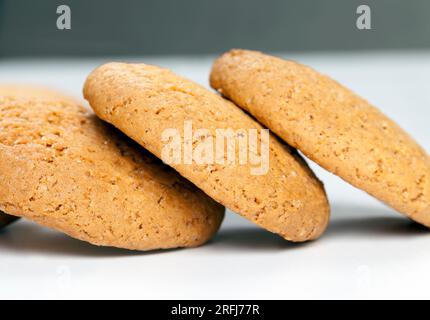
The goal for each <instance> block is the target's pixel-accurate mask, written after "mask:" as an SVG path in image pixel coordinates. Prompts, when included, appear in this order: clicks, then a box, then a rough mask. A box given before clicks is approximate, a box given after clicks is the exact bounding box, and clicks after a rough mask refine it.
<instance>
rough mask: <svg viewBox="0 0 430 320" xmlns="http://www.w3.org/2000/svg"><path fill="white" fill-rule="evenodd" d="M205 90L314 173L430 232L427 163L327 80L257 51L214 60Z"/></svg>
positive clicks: (395, 129) (401, 135)
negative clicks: (336, 179) (325, 173)
mask: <svg viewBox="0 0 430 320" xmlns="http://www.w3.org/2000/svg"><path fill="white" fill-rule="evenodd" d="M210 83H211V86H212V87H213V88H215V89H216V90H218V91H219V92H220V93H222V94H223V95H224V96H225V97H227V98H229V99H231V100H232V101H234V102H235V103H236V104H237V105H238V106H240V107H242V108H243V109H244V110H246V111H247V112H249V113H250V114H252V115H253V116H254V117H255V118H256V119H257V120H258V121H260V122H261V123H262V124H263V125H265V126H267V127H268V128H270V129H271V130H272V131H274V132H275V133H276V134H277V135H278V136H279V137H281V138H282V139H283V140H284V141H286V142H287V143H289V144H290V145H292V146H293V147H295V148H297V149H299V150H300V151H302V152H303V153H304V155H306V156H307V157H309V158H310V159H312V160H314V161H315V162H317V163H318V164H319V165H321V166H322V167H324V168H326V169H327V170H329V171H331V172H333V173H334V174H336V175H338V176H340V177H341V178H343V179H344V180H346V181H348V182H349V183H351V184H352V185H354V186H356V187H358V188H360V189H363V190H365V191H366V192H368V193H369V194H371V195H373V196H375V197H376V198H378V199H380V200H382V201H383V202H385V203H387V204H388V205H390V206H392V207H393V208H395V209H397V210H398V211H400V212H403V213H405V214H406V215H408V216H409V217H410V218H412V219H413V220H415V221H417V222H420V223H422V224H424V225H426V226H430V159H429V156H428V154H427V153H426V152H425V151H424V150H423V149H422V148H421V147H420V146H419V145H418V144H417V143H416V142H415V141H414V140H413V139H412V138H411V137H410V136H409V135H408V134H407V133H405V132H404V131H403V130H402V129H401V128H400V127H399V126H398V125H397V124H396V123H394V122H393V121H392V120H390V119H389V118H387V117H386V116H385V115H384V114H382V113H381V112H380V111H379V110H378V109H376V108H375V107H374V106H372V105H371V104H369V103H368V102H367V101H365V100H364V99H362V98H360V97H359V96H357V95H356V94H354V93H353V92H351V91H350V90H348V89H347V88H345V87H343V86H342V85H340V84H339V83H337V82H336V81H334V80H332V79H330V78H329V77H327V76H324V75H321V74H319V73H318V72H316V71H314V70H312V69H311V68H309V67H306V66H304V65H301V64H298V63H295V62H292V61H286V60H282V59H279V58H276V57H272V56H268V55H265V54H262V53H260V52H255V51H246V50H232V51H230V52H228V53H226V54H224V55H223V56H221V57H220V58H218V59H217V60H216V62H215V64H214V66H213V69H212V73H211V76H210Z"/></svg>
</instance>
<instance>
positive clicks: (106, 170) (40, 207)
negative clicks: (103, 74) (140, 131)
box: [0, 89, 224, 250]
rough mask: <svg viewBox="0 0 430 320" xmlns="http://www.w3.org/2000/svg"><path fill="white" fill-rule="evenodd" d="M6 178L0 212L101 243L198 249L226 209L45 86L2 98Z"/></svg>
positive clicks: (1, 168) (0, 132) (0, 170)
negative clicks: (196, 247)
mask: <svg viewBox="0 0 430 320" xmlns="http://www.w3.org/2000/svg"><path fill="white" fill-rule="evenodd" d="M23 90H24V89H23ZM0 91H1V90H0ZM0 176H1V179H0V210H3V211H4V212H7V213H9V214H12V215H16V216H21V217H26V218H28V219H31V220H33V221H35V222H37V223H40V224H42V225H44V226H47V227H51V228H54V229H57V230H60V231H62V232H65V233H67V234H68V235H70V236H72V237H75V238H78V239H81V240H84V241H88V242H90V243H93V244H96V245H104V246H114V247H120V248H127V249H137V250H151V249H160V248H174V247H192V246H197V245H200V244H202V243H204V242H205V241H207V240H208V239H210V238H211V237H212V235H213V234H214V233H215V232H216V231H217V230H218V228H219V226H220V223H221V221H222V218H223V214H224V208H223V207H222V206H220V205H219V204H217V203H216V202H215V201H213V200H212V199H210V198H209V197H207V196H206V195H205V194H204V193H203V192H201V191H200V190H199V189H197V188H196V187H195V186H193V185H192V184H191V183H189V182H188V181H186V180H184V179H183V178H182V177H181V176H180V175H179V174H177V173H176V172H174V170H172V169H170V168H169V167H167V166H165V165H163V164H162V163H160V161H159V160H158V159H156V158H155V157H153V156H152V155H150V154H149V153H148V152H147V151H145V150H143V148H141V147H140V146H138V145H137V144H135V143H134V142H133V141H131V140H130V139H129V138H127V137H125V136H124V135H123V134H121V133H120V132H118V131H117V130H116V129H114V128H112V127H111V126H109V125H108V124H106V123H103V122H102V121H101V120H99V119H98V118H97V117H96V116H95V115H94V114H93V113H92V112H89V111H88V110H86V109H85V108H84V107H82V106H80V105H79V104H78V103H76V102H75V101H73V100H71V99H68V98H65V97H62V96H61V95H60V94H51V93H49V92H47V91H44V90H41V91H39V94H37V90H36V89H35V91H34V92H33V93H31V94H30V93H28V92H27V93H25V94H21V93H15V94H13V95H12V94H5V93H2V94H0Z"/></svg>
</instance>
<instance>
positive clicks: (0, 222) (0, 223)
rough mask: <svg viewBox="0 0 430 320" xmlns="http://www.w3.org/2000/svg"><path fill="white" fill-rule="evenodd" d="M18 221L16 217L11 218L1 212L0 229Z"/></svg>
mask: <svg viewBox="0 0 430 320" xmlns="http://www.w3.org/2000/svg"><path fill="white" fill-rule="evenodd" d="M16 219H18V218H17V217H14V216H10V215H8V214H6V213H4V212H1V211H0V228H2V227H5V226H7V225H8V224H11V223H12V222H14V221H15V220H16Z"/></svg>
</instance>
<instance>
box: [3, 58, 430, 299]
mask: <svg viewBox="0 0 430 320" xmlns="http://www.w3.org/2000/svg"><path fill="white" fill-rule="evenodd" d="M290 58H294V59H297V60H299V61H301V62H304V63H306V64H309V65H311V66H313V67H315V68H316V69H318V70H320V71H322V72H324V73H327V74H329V75H331V76H332V77H334V78H335V79H337V80H339V81H340V82H342V83H344V84H345V85H347V86H349V87H350V88H352V89H354V90H355V91H356V92H357V93H359V94H361V95H362V96H364V97H365V98H367V99H368V100H369V101H371V102H372V103H374V104H375V105H377V106H378V107H380V108H381V109H382V110H383V111H385V112H386V113H387V114H388V115H389V116H391V117H392V118H393V119H394V120H396V121H398V122H399V123H400V124H401V125H402V127H404V128H405V129H407V130H408V131H409V132H410V133H411V134H412V136H413V137H415V138H416V139H417V140H418V141H419V142H420V143H421V144H422V145H423V147H424V148H425V149H426V150H427V151H429V150H430V139H429V137H430V126H429V120H430V78H429V74H430V52H421V53H363V54H344V55H340V54H338V55H331V54H324V55H294V56H290ZM105 60H106V61H107V60H112V59H105ZM122 60H125V59H122ZM126 60H137V61H144V62H147V63H155V64H159V65H162V66H166V67H169V68H172V69H173V70H174V71H176V72H178V73H180V74H182V75H184V76H187V77H189V78H191V79H194V80H196V81H198V82H200V83H202V84H205V85H207V77H208V72H209V70H210V64H211V61H212V58H210V57H207V58H174V57H170V58H155V57H152V58H146V59H144V58H142V59H126ZM102 62H104V61H102V60H73V61H70V60H45V61H27V62H25V61H18V60H17V61H7V60H0V83H4V82H7V83H35V84H44V85H49V86H51V87H54V88H58V89H63V90H64V91H65V92H68V93H71V94H73V95H76V96H80V92H81V88H82V84H83V81H84V79H85V76H86V74H87V73H88V72H89V71H90V70H91V69H93V68H94V67H96V66H97V65H98V64H100V63H102ZM312 166H313V167H314V168H315V171H316V173H317V175H318V176H319V177H320V178H321V179H322V180H323V181H324V182H325V185H326V189H327V192H328V195H329V198H330V201H331V204H332V221H331V224H330V227H329V228H328V230H327V232H326V233H325V235H324V236H323V237H322V238H321V239H319V240H318V241H314V242H311V243H306V244H291V243H288V242H286V241H284V240H282V239H281V238H279V237H278V236H276V235H273V234H270V233H268V232H265V231H264V230H261V229H259V228H257V227H255V226H254V225H252V224H251V223H250V222H248V221H246V220H244V219H243V218H241V217H239V216H237V215H235V214H233V213H230V212H229V213H228V214H227V217H226V220H225V221H224V224H223V226H222V229H221V231H220V232H219V234H218V235H217V236H216V237H215V239H213V240H212V241H211V242H210V243H209V244H207V245H205V246H203V247H200V248H195V249H187V250H171V251H166V252H161V251H158V252H150V253H136V252H128V251H125V250H118V249H111V248H98V247H94V246H91V245H89V244H86V243H83V242H80V241H77V240H74V239H71V238H69V237H67V236H65V235H62V234H61V233H58V232H55V231H51V230H48V229H45V228H41V227H39V226H37V225H35V224H33V223H31V222H27V221H23V220H21V221H20V222H18V223H16V224H15V225H12V226H10V227H9V228H7V229H5V230H3V231H0V298H1V299H5V298H83V299H85V298H131V299H133V298H154V299H156V298H177V299H181V298H183V299H197V298H201V299H204V298H214V299H218V298H223V299H230V298H241V299H248V298H250V299H251V298H252V299H260V298H263V299H264V298H274V299H278V298H280V299H286V298H341V299H344V298H430V293H429V290H428V288H429V287H430V277H429V276H428V272H429V271H428V270H430V253H429V248H430V232H428V231H427V230H426V229H424V228H422V227H420V226H418V225H416V224H413V223H412V222H410V221H409V220H408V219H406V218H404V217H403V216H402V215H400V214H398V213H396V212H395V211H393V210H391V209H389V208H387V207H385V206H383V205H382V204H380V203H379V202H378V201H376V200H374V199H373V198H371V197H369V196H368V195H366V194H365V193H363V192H361V191H359V190H356V189H354V188H353V187H351V186H349V185H347V184H346V183H344V182H343V181H341V180H340V179H338V178H337V177H335V176H333V175H331V174H329V173H327V172H325V171H324V170H322V169H320V168H318V167H317V166H315V165H312Z"/></svg>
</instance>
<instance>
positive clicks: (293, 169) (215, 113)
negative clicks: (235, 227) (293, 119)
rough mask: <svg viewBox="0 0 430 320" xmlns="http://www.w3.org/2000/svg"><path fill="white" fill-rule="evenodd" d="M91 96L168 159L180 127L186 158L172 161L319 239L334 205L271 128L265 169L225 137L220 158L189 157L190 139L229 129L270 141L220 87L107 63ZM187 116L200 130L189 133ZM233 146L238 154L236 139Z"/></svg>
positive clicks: (203, 184)
mask: <svg viewBox="0 0 430 320" xmlns="http://www.w3.org/2000/svg"><path fill="white" fill-rule="evenodd" d="M84 96H85V98H86V99H87V100H88V101H89V103H90V105H91V107H92V108H93V109H94V111H95V112H96V114H97V115H98V116H99V117H100V118H102V119H103V120H105V121H107V122H109V123H112V124H113V125H114V126H116V127H117V128H119V129H120V130H121V131H123V132H124V133H126V134H127V135H128V136H130V137H131V138H133V139H134V140H135V141H137V142H138V143H140V144H141V145H142V146H143V147H145V148H146V149H148V150H149V151H151V152H152V153H153V154H155V155H156V156H157V157H159V158H162V159H163V161H165V156H163V152H164V150H165V149H164V148H165V146H166V142H165V141H163V135H164V133H166V132H170V131H172V130H173V131H174V132H177V133H178V135H180V141H181V142H183V143H184V149H183V150H184V152H183V154H184V158H183V161H177V162H169V164H170V165H171V166H172V167H173V168H175V169H176V170H177V171H178V172H179V173H180V174H181V175H182V176H184V177H185V178H187V179H189V180H190V181H191V182H193V183H194V184H195V185H196V186H198V187H199V188H200V189H202V190H203V191H204V192H206V193H207V194H208V195H209V196H211V197H212V198H213V199H215V200H216V201H218V202H220V203H222V204H223V205H225V206H226V207H228V208H230V209H231V210H233V211H235V212H237V213H240V214H241V215H243V216H244V217H246V218H248V219H249V220H251V221H253V222H255V223H256V224H258V225H260V226H261V227H263V228H265V229H267V230H269V231H271V232H274V233H277V234H279V235H281V236H282V237H284V238H285V239H288V240H291V241H305V240H310V239H315V238H317V237H318V236H320V235H321V234H322V232H323V231H324V229H325V228H326V225H327V221H328V218H329V207H328V203H327V198H326V195H325V192H324V189H323V186H322V184H321V183H320V182H319V181H318V179H317V178H316V177H315V176H314V174H313V173H312V172H311V170H310V169H309V168H308V166H307V165H306V163H305V162H304V161H303V160H302V159H301V158H300V156H299V155H298V154H297V153H296V151H295V150H293V149H291V148H290V147H288V146H286V145H285V144H282V143H280V142H279V141H278V140H277V139H276V138H275V137H274V136H272V135H270V136H269V134H268V133H267V132H266V133H267V140H268V143H266V144H264V146H265V148H266V147H267V148H266V149H264V150H266V151H267V155H268V157H267V158H268V159H269V161H268V165H267V167H266V169H267V170H266V171H265V172H260V173H256V172H252V168H251V167H252V164H250V163H249V162H246V161H244V162H242V163H241V162H239V161H230V160H232V158H230V160H229V159H228V157H227V156H226V155H227V154H225V153H224V151H225V150H224V145H223V147H222V150H221V155H219V154H217V155H216V161H215V159H213V160H214V161H212V162H210V161H208V162H206V163H203V162H198V161H196V159H191V160H192V161H188V163H187V162H186V161H185V147H186V146H185V144H187V143H188V144H189V145H193V146H194V144H196V145H199V143H201V142H202V141H204V143H207V142H210V141H211V139H213V138H214V137H217V136H218V134H219V132H220V131H221V130H223V129H224V130H230V131H232V132H233V133H234V134H233V135H234V137H235V138H238V137H239V136H244V135H247V134H248V133H251V132H258V133H259V135H258V137H257V139H256V140H255V141H257V143H258V141H259V140H260V142H263V140H262V135H263V133H262V131H261V130H262V129H263V128H262V127H261V126H260V125H259V124H258V123H257V122H255V121H254V120H253V119H252V118H251V117H249V116H248V115H246V114H245V113H244V112H243V111H242V110H241V109H240V108H238V107H236V106H235V105H234V104H232V103H231V102H229V101H227V100H225V99H223V98H222V97H220V96H219V95H217V94H216V93H213V92H210V91H209V90H207V89H205V88H203V87H201V86H200V85H198V84H196V83H194V82H192V81H190V80H187V79H185V78H182V77H180V76H177V75H175V74H174V73H172V72H171V71H169V70H167V69H163V68H159V67H156V66H150V65H145V64H125V63H108V64H105V65H103V66H101V67H99V68H97V69H96V70H95V71H93V72H92V73H91V74H90V75H89V77H88V78H87V81H86V83H85V87H84ZM187 124H190V125H192V128H193V130H194V132H195V133H196V132H200V136H198V137H195V136H193V137H191V139H190V138H187V137H186V134H185V131H186V129H185V126H186V125H187ZM258 139H259V140H258ZM197 142H198V143H197ZM251 144H252V142H250V144H249V147H250V148H251ZM254 146H255V145H254ZM211 148H212V147H211ZM262 148H263V144H261V148H260V150H255V154H254V155H259V156H262V154H263V151H262V150H263V149H262ZM196 149H197V146H196ZM196 149H194V151H195V150H196ZM226 149H228V148H226ZM213 150H214V149H213V148H212V149H211V151H213ZM231 150H232V152H233V153H234V159H239V157H238V153H239V152H240V151H241V150H240V149H239V148H238V147H237V144H236V145H235V146H234V147H232V148H231ZM216 151H217V152H218V151H219V148H218V150H216ZM245 151H249V150H245ZM208 153H210V151H208ZM226 153H227V152H226ZM181 154H182V151H181ZM188 160H190V159H188ZM165 162H166V161H165ZM223 162H224V163H223Z"/></svg>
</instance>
